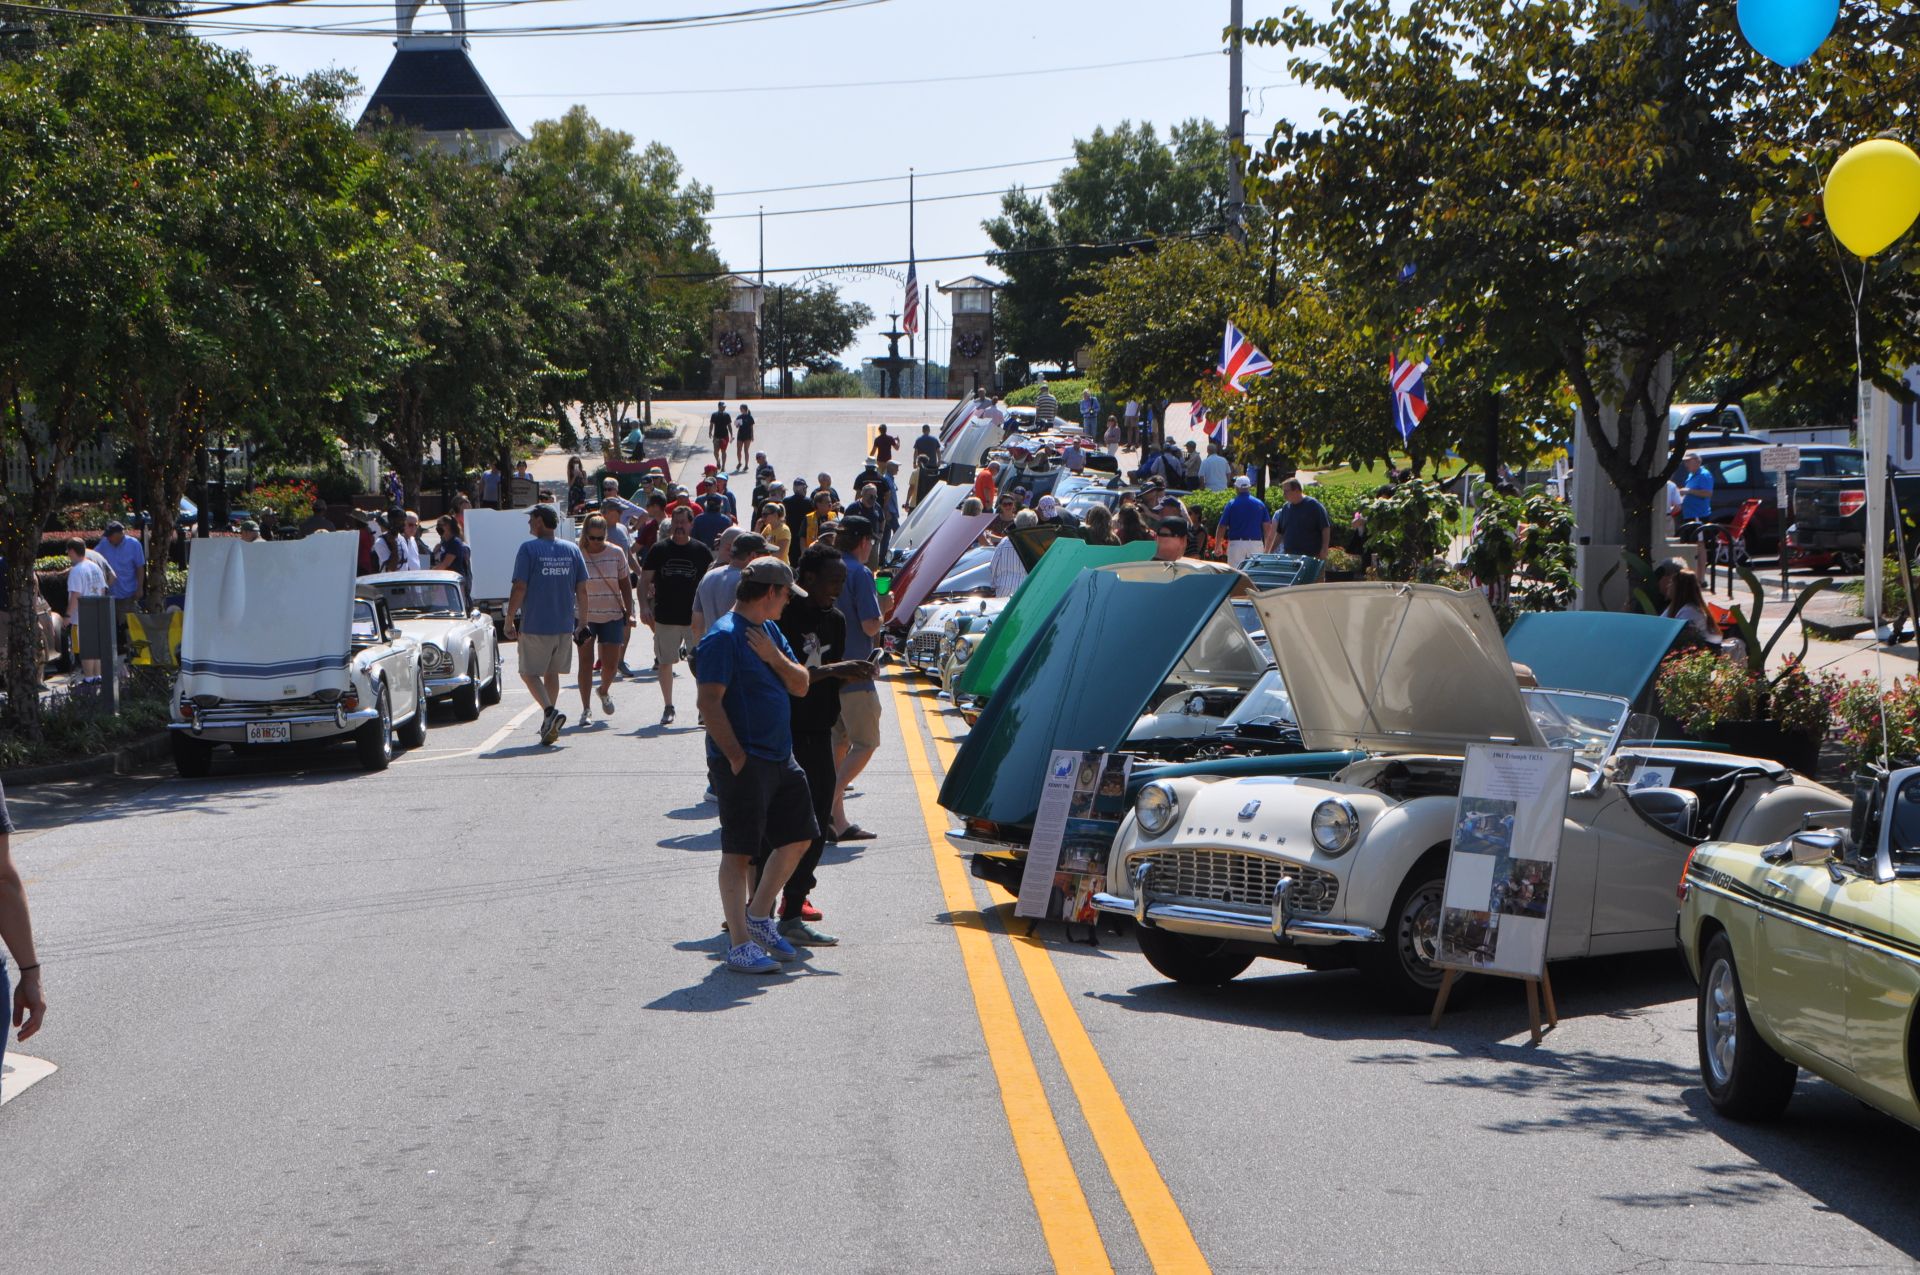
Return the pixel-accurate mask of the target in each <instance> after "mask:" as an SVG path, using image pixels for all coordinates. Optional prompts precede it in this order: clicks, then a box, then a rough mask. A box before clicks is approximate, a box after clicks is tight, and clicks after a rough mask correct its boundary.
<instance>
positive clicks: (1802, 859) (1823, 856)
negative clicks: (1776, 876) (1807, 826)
mask: <svg viewBox="0 0 1920 1275" xmlns="http://www.w3.org/2000/svg"><path fill="white" fill-rule="evenodd" d="M1846 848H1847V838H1846V834H1845V833H1841V832H1836V831H1832V830H1829V829H1819V830H1814V831H1809V832H1796V833H1794V834H1793V836H1792V837H1790V838H1789V839H1788V841H1787V853H1788V855H1789V856H1790V857H1791V858H1792V859H1793V861H1794V862H1795V863H1798V864H1809V863H1825V862H1826V861H1827V860H1829V859H1835V858H1838V857H1839V856H1840V855H1841V854H1842V853H1843V852H1845V850H1846Z"/></svg>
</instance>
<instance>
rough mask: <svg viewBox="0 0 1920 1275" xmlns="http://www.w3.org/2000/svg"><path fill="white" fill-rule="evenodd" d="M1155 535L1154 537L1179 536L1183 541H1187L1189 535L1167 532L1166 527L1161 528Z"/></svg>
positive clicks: (1181, 532)
mask: <svg viewBox="0 0 1920 1275" xmlns="http://www.w3.org/2000/svg"><path fill="white" fill-rule="evenodd" d="M1153 534H1154V535H1156V536H1178V537H1180V538H1181V539H1182V540H1185V539H1186V538H1187V533H1186V532H1184V531H1168V530H1167V529H1166V528H1165V527H1161V528H1160V529H1159V530H1157V531H1155V532H1154V533H1153Z"/></svg>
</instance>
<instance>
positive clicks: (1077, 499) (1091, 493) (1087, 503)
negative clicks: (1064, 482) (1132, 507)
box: [1066, 487, 1120, 518]
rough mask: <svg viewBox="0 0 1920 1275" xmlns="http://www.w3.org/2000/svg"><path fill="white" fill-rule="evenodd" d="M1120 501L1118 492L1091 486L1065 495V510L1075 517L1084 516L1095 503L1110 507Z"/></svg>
mask: <svg viewBox="0 0 1920 1275" xmlns="http://www.w3.org/2000/svg"><path fill="white" fill-rule="evenodd" d="M1119 503H1120V493H1119V492H1117V491H1108V490H1106V489H1105V488H1101V487H1091V488H1088V489H1087V490H1085V491H1076V492H1074V493H1073V495H1071V496H1068V497H1067V503H1066V510H1067V512H1068V513H1070V514H1072V515H1073V516H1074V517H1076V518H1084V517H1085V516H1086V514H1087V511H1088V510H1089V509H1092V508H1093V507H1094V506H1095V505H1105V506H1106V507H1107V508H1109V509H1112V508H1113V507H1115V506H1116V505H1118V504H1119Z"/></svg>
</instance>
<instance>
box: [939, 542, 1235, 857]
mask: <svg viewBox="0 0 1920 1275" xmlns="http://www.w3.org/2000/svg"><path fill="white" fill-rule="evenodd" d="M1064 546H1065V542H1061V543H1058V544H1056V545H1055V547H1054V551H1053V552H1050V553H1048V555H1047V557H1046V558H1045V559H1042V562H1043V563H1044V562H1046V561H1047V560H1049V559H1051V558H1052V557H1053V553H1055V552H1058V551H1059V549H1061V548H1062V547H1064ZM1241 579H1242V577H1241V576H1240V574H1239V573H1238V572H1234V571H1225V570H1219V571H1203V570H1195V569H1193V567H1191V566H1187V565H1185V564H1176V563H1164V562H1139V563H1129V564H1126V565H1124V566H1117V567H1109V568H1107V569H1106V570H1103V571H1084V572H1081V573H1080V574H1079V575H1078V577H1077V578H1075V579H1074V580H1073V582H1072V585H1071V586H1070V587H1069V588H1068V589H1067V590H1066V593H1065V594H1064V596H1062V597H1061V599H1060V601H1059V604H1058V605H1056V606H1055V607H1054V608H1053V610H1052V611H1051V612H1049V613H1048V615H1047V616H1046V619H1045V621H1044V623H1042V624H1041V625H1040V626H1039V632H1038V634H1037V635H1036V636H1035V637H1034V638H1033V640H1032V641H1030V642H1028V643H1027V644H1026V646H1025V649H1024V650H1022V651H1021V652H1020V653H1019V655H1018V656H1017V657H1016V658H1015V659H1014V661H1013V665H1012V667H1011V668H1010V669H1008V671H1007V674H1006V677H1005V680H1004V681H1003V682H1002V684H1001V686H1000V688H999V690H998V691H997V692H995V694H994V696H993V698H992V699H991V700H989V701H987V707H986V711H985V712H983V713H981V714H980V720H979V721H977V722H975V723H974V727H973V730H972V732H971V733H969V734H968V736H967V738H966V742H965V743H963V744H962V745H961V746H960V752H959V755H958V756H956V757H955V758H954V760H953V766H952V767H951V768H950V769H949V770H948V771H947V779H946V782H945V783H944V784H942V785H941V786H940V804H941V805H942V806H945V807H946V808H947V809H948V810H950V811H952V812H954V813H955V814H957V815H959V816H960V817H961V818H963V819H986V820H990V821H992V822H994V823H1002V824H1018V825H1030V824H1032V822H1033V817H1034V812H1035V811H1036V810H1038V809H1039V807H1040V786H1041V782H1042V779H1043V776H1044V774H1045V771H1046V765H1047V761H1048V759H1049V758H1050V757H1051V756H1052V754H1053V751H1054V750H1055V749H1056V748H1077V749H1104V750H1107V751H1111V750H1113V749H1115V748H1118V747H1119V746H1120V745H1121V743H1123V742H1124V741H1125V740H1126V737H1127V732H1128V731H1130V730H1131V729H1132V728H1133V724H1134V722H1135V721H1137V720H1138V719H1139V717H1140V714H1141V713H1143V712H1145V711H1146V708H1147V703H1148V701H1149V700H1150V699H1152V697H1153V693H1154V692H1155V691H1157V690H1159V689H1160V687H1161V685H1162V684H1163V683H1164V682H1165V681H1166V679H1167V675H1168V674H1169V673H1171V672H1172V671H1173V668H1174V665H1175V664H1177V663H1178V662H1179V660H1180V657H1181V655H1183V654H1185V652H1186V650H1187V648H1188V647H1189V646H1191V645H1192V644H1193V640H1194V639H1195V638H1196V637H1197V636H1199V633H1200V630H1201V629H1202V628H1204V627H1205V626H1206V625H1207V623H1208V621H1210V620H1211V619H1212V618H1213V615H1214V612H1215V611H1217V610H1219V608H1220V605H1221V603H1223V602H1225V601H1226V599H1227V596H1228V595H1229V594H1231V593H1232V592H1233V590H1234V587H1235V586H1236V585H1237V584H1238V583H1239V582H1240V580H1241ZM1009 611H1011V608H1009ZM1006 623H1007V617H1006V616H1005V615H1002V616H1001V618H1000V619H999V620H998V621H997V622H996V623H995V624H994V626H993V628H992V629H989V630H988V635H989V636H991V635H992V634H994V633H996V632H998V631H999V629H1000V626H1001V625H1003V624H1006ZM1118 633H1125V634H1126V635H1127V638H1126V641H1124V642H1119V641H1115V640H1114V635H1115V634H1118ZM983 645H984V644H983ZM978 658H979V657H978V656H977V655H976V656H975V659H976V660H977V659H978ZM969 668H971V665H969Z"/></svg>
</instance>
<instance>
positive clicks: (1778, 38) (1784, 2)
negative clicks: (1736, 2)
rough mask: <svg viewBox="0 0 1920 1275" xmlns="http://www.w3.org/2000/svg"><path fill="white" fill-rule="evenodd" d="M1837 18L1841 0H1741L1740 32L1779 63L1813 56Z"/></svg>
mask: <svg viewBox="0 0 1920 1275" xmlns="http://www.w3.org/2000/svg"><path fill="white" fill-rule="evenodd" d="M1839 20H1840V0H1740V34H1742V35H1744V36H1746V37H1747V43H1748V44H1751V45H1752V46H1753V47H1754V48H1755V49H1757V50H1759V51H1760V52H1761V53H1762V54H1764V55H1766V56H1767V57H1768V58H1771V59H1772V60H1773V61H1775V62H1778V63H1779V64H1780V65H1781V66H1799V65H1800V64H1801V63H1802V62H1805V61H1806V60H1807V59H1808V58H1810V57H1812V56H1813V55H1814V51H1815V50H1817V49H1818V48H1819V47H1820V46H1821V45H1822V44H1823V43H1825V42H1826V38H1827V37H1828V36H1829V35H1831V34H1833V24H1834V23H1835V22H1837V21H1839Z"/></svg>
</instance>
